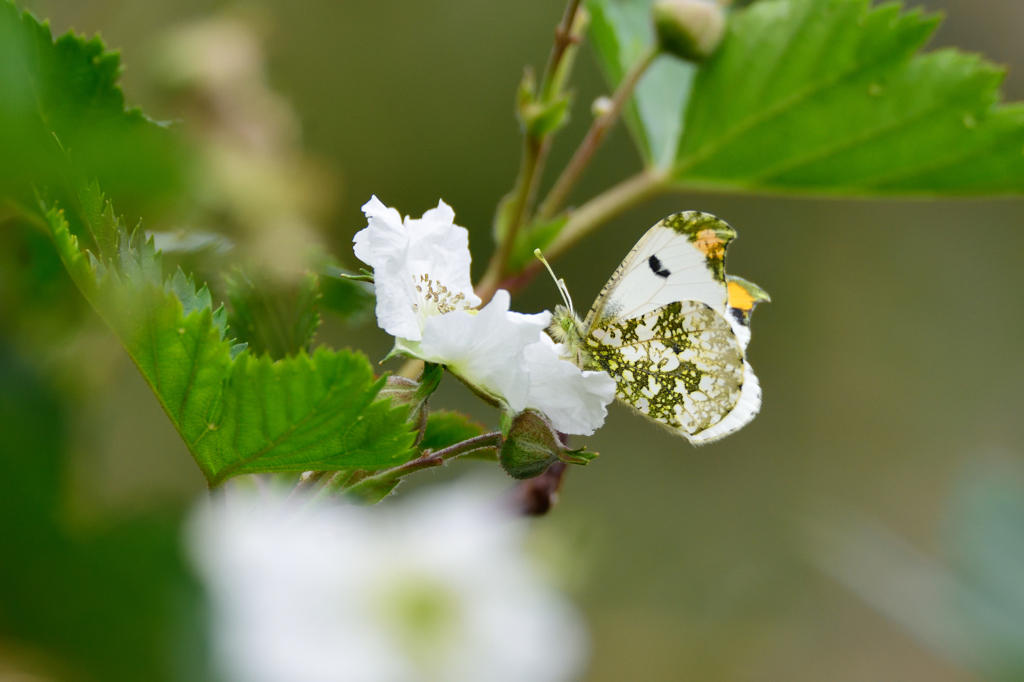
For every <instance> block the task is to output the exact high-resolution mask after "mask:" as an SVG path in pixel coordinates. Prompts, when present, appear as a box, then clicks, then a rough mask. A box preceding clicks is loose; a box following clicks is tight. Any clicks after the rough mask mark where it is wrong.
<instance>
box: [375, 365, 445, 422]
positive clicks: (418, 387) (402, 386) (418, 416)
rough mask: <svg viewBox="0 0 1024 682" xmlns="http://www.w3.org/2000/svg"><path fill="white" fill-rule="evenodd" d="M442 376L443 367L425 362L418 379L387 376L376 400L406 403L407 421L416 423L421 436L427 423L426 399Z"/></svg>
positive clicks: (394, 403)
mask: <svg viewBox="0 0 1024 682" xmlns="http://www.w3.org/2000/svg"><path fill="white" fill-rule="evenodd" d="M442 376H444V368H442V367H441V366H440V365H435V364H433V363H427V364H426V365H425V366H424V367H423V374H422V375H421V376H420V380H419V381H413V380H412V379H407V378H406V377H400V376H394V375H392V376H389V377H388V379H387V383H385V384H384V388H382V389H380V392H379V393H378V394H377V399H378V400H383V399H384V398H389V399H390V400H391V404H392V405H394V406H397V405H408V406H409V417H408V421H410V422H412V423H413V424H416V425H417V427H418V428H419V430H420V435H421V437H422V434H423V430H424V429H425V428H426V425H427V400H429V399H430V396H431V395H432V394H433V393H434V391H436V390H437V386H438V384H440V383H441V377H442Z"/></svg>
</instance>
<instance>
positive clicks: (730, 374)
mask: <svg viewBox="0 0 1024 682" xmlns="http://www.w3.org/2000/svg"><path fill="white" fill-rule="evenodd" d="M735 237H736V232H735V230H733V229H732V227H730V226H729V225H728V224H727V223H725V222H723V221H721V220H719V219H718V218H716V217H715V216H713V215H710V214H707V213H701V212H699V211H686V212H683V213H676V214H674V215H670V216H669V217H667V218H665V219H664V220H662V221H660V222H659V223H658V224H656V225H655V226H654V227H652V228H651V229H650V230H648V231H647V234H645V235H644V236H643V237H642V238H641V239H640V241H639V242H637V244H636V246H634V247H633V250H632V251H630V252H629V254H628V255H627V256H626V258H625V260H623V261H622V264H621V265H619V267H618V269H617V270H616V271H615V272H614V274H612V276H611V279H609V280H608V283H607V284H605V286H604V288H603V289H602V290H601V293H600V294H599V295H598V297H597V300H596V301H594V305H593V306H592V307H591V309H590V312H589V314H587V317H586V319H584V320H581V319H580V318H579V316H578V315H577V314H576V312H575V310H574V309H573V306H572V299H571V297H570V296H569V292H568V289H567V287H566V286H565V282H564V281H563V280H560V279H556V281H557V283H558V288H559V290H560V291H561V293H562V297H563V299H564V300H565V305H564V306H558V307H556V308H555V314H554V317H553V322H552V325H551V327H550V328H549V329H548V333H549V334H550V335H551V336H552V338H553V339H554V340H555V341H557V342H559V343H562V344H564V348H565V349H566V350H567V354H568V356H569V358H570V359H571V360H572V361H573V362H575V363H576V364H577V365H578V366H579V367H581V368H583V369H590V370H604V371H606V372H608V374H610V375H611V376H612V378H613V379H615V383H616V397H617V398H618V399H619V400H620V401H622V402H623V403H625V404H626V405H628V406H630V407H631V408H633V409H634V410H635V411H637V412H639V413H640V414H641V415H643V416H645V417H648V418H650V419H653V420H654V421H655V422H657V423H659V424H661V425H662V426H665V427H667V428H669V429H670V430H672V431H673V432H674V433H677V434H679V435H682V436H683V437H684V438H686V439H687V440H689V441H690V442H691V443H695V444H699V443H708V442H711V441H714V440H717V439H719V438H722V437H724V436H726V435H728V434H730V433H733V432H734V431H736V430H738V429H740V428H741V427H743V426H744V425H746V424H747V423H749V422H750V421H751V420H752V419H753V418H754V416H755V415H757V412H758V410H759V409H760V407H761V387H760V385H759V384H758V381H757V377H756V376H755V375H754V370H753V369H751V367H750V363H748V362H747V360H746V350H747V344H748V343H749V342H750V316H751V314H752V313H753V310H754V307H755V306H756V305H757V304H758V303H761V302H762V301H768V300H770V298H769V297H768V294H767V293H765V292H764V290H762V289H761V288H760V287H758V286H757V285H755V284H752V283H750V282H747V281H746V280H743V279H740V278H739V277H733V276H730V275H726V274H725V251H726V248H727V247H728V246H729V242H730V241H732V240H733V239H734V238H735ZM537 253H538V257H540V258H541V260H542V261H543V257H542V256H540V254H539V251H538V252H537ZM544 264H545V266H546V267H548V270H549V271H550V270H551V268H550V266H549V265H547V262H546V261H544ZM552 277H554V273H553V272H552Z"/></svg>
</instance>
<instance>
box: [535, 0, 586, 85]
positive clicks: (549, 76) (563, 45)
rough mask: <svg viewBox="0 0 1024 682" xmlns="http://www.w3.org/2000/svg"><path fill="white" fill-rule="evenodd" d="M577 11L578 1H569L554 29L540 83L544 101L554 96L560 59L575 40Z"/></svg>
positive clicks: (560, 63) (578, 7)
mask: <svg viewBox="0 0 1024 682" xmlns="http://www.w3.org/2000/svg"><path fill="white" fill-rule="evenodd" d="M579 9H580V0H569V4H568V5H566V7H565V13H564V14H563V15H562V22H561V23H560V24H558V27H557V28H555V44H554V45H553V46H552V48H551V55H550V56H549V57H548V64H547V67H546V68H545V69H544V78H543V79H542V80H541V83H540V87H541V89H540V92H541V97H542V98H544V99H548V98H549V97H550V95H552V94H554V93H553V92H552V91H551V89H552V88H553V87H554V85H555V77H556V76H557V75H558V69H559V67H560V66H561V65H562V57H564V56H565V51H566V50H568V49H569V47H570V46H571V45H572V44H573V43H575V42H576V40H577V38H576V36H575V35H574V34H573V25H574V24H575V23H576V13H577V12H579Z"/></svg>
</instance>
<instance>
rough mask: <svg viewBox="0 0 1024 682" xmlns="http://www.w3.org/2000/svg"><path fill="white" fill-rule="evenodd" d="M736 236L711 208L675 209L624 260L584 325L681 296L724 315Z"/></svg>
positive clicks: (600, 323) (641, 311) (635, 313)
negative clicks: (728, 257)
mask: <svg viewBox="0 0 1024 682" xmlns="http://www.w3.org/2000/svg"><path fill="white" fill-rule="evenodd" d="M735 237H736V232H735V231H734V230H733V229H732V228H731V227H730V226H729V225H728V224H726V223H725V222H723V221H721V220H719V219H718V218H716V217H714V216H713V215H710V214H708V213H701V212H699V211H686V212H683V213H676V214H674V215H670V216H669V217H667V218H665V219H664V220H662V221H661V222H659V223H658V224H657V225H655V226H654V227H652V228H651V229H650V230H648V231H647V234H645V235H644V236H643V237H642V238H641V239H640V241H639V242H637V244H636V246H634V247H633V250H632V251H630V252H629V255H627V256H626V258H625V259H624V260H623V261H622V264H621V265H619V268H618V269H617V270H616V271H615V273H614V274H613V275H612V277H611V279H610V280H608V284H606V285H605V287H604V289H603V290H602V291H601V294H600V295H599V296H598V297H597V301H596V302H595V303H594V307H593V308H591V310H590V314H589V315H587V319H586V322H585V323H584V326H585V327H586V328H587V329H588V330H590V329H596V328H600V327H606V326H608V325H611V324H614V323H615V322H618V321H623V320H628V319H631V318H641V317H643V316H644V315H646V314H647V313H650V312H651V311H654V310H657V309H658V308H661V307H663V306H666V305H668V304H670V303H675V302H676V301H699V302H701V303H704V304H705V305H707V306H709V307H710V308H711V309H712V310H714V311H715V312H718V313H720V314H722V315H725V313H726V306H727V304H728V301H729V293H728V290H727V286H726V279H725V249H726V247H727V246H728V245H729V242H730V241H732V239H733V238H735Z"/></svg>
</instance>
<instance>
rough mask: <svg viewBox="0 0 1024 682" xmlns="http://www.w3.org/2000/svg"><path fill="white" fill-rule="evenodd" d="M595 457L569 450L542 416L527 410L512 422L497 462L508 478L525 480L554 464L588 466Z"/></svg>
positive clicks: (591, 454) (541, 472) (583, 449)
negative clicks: (563, 463)
mask: <svg viewBox="0 0 1024 682" xmlns="http://www.w3.org/2000/svg"><path fill="white" fill-rule="evenodd" d="M595 457H597V453H594V452H586V450H585V448H579V449H577V450H570V449H568V448H566V447H565V445H564V444H563V443H562V440H561V438H560V437H559V435H558V432H556V431H555V430H554V428H552V426H551V424H550V422H548V420H547V419H546V418H544V416H543V415H542V414H540V413H539V412H536V411H535V410H524V411H523V412H520V413H519V414H517V415H515V417H514V418H513V419H512V424H511V427H510V428H509V431H508V434H507V435H506V437H505V441H504V443H503V444H502V447H501V452H500V453H499V455H498V461H499V462H500V463H501V468H502V469H504V470H505V473H507V474H508V475H509V476H511V477H512V478H515V479H517V480H524V479H527V478H534V477H536V476H540V475H541V474H543V473H544V472H545V471H547V470H548V467H550V466H551V465H552V464H554V463H555V462H566V463H567V464H580V465H585V464H587V463H588V462H590V460H592V459H594V458H595Z"/></svg>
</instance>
